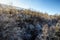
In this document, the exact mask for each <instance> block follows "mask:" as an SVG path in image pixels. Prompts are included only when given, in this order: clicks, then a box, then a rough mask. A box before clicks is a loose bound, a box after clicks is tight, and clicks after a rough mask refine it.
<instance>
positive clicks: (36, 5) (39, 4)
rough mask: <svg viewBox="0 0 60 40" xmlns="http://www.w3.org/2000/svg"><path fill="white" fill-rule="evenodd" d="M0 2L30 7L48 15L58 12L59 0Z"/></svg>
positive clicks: (59, 12)
mask: <svg viewBox="0 0 60 40" xmlns="http://www.w3.org/2000/svg"><path fill="white" fill-rule="evenodd" d="M0 3H3V4H9V5H14V6H18V7H22V8H26V9H30V8H31V9H34V10H37V11H40V12H44V13H45V12H47V13H48V14H50V15H53V14H60V0H0Z"/></svg>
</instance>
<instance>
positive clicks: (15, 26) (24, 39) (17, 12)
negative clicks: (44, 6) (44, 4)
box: [0, 4, 60, 40]
mask: <svg viewBox="0 0 60 40" xmlns="http://www.w3.org/2000/svg"><path fill="white" fill-rule="evenodd" d="M58 25H60V16H57V15H48V14H47V13H42V12H37V11H34V10H30V9H23V8H18V7H14V6H10V5H3V4H0V40H49V39H50V40H51V39H52V40H54V39H55V36H56V37H57V35H58V37H60V36H59V35H60V34H56V33H57V32H60V31H59V27H60V26H58ZM56 39H57V38H56Z"/></svg>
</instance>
